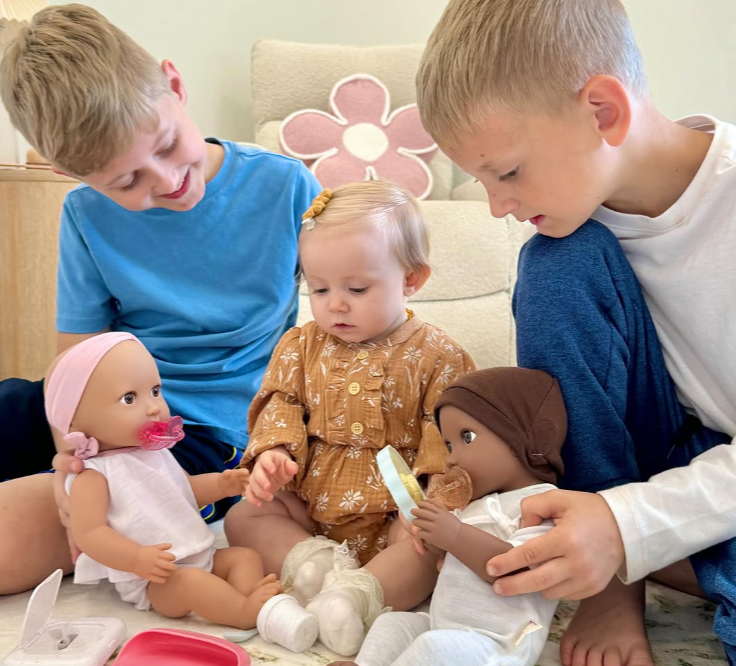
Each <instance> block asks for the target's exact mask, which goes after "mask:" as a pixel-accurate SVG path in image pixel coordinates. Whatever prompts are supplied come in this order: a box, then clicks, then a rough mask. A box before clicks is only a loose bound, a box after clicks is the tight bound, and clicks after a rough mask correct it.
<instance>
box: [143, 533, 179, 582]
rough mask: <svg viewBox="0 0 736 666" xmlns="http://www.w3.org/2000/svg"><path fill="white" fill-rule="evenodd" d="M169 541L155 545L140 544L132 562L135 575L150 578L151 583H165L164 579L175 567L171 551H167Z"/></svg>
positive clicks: (169, 545) (169, 546)
mask: <svg viewBox="0 0 736 666" xmlns="http://www.w3.org/2000/svg"><path fill="white" fill-rule="evenodd" d="M169 548H171V544H170V543H159V544H156V545H155V546H141V548H140V550H139V551H138V556H137V557H136V558H135V563H134V564H133V573H134V574H136V576H140V577H141V578H145V579H146V580H150V581H151V582H152V583H165V582H166V579H167V578H168V577H169V576H170V575H171V574H172V573H173V572H174V571H176V569H177V566H176V564H174V560H175V559H176V558H175V557H174V555H173V553H169V552H168V550H169Z"/></svg>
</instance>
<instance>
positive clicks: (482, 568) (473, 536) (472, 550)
mask: <svg viewBox="0 0 736 666" xmlns="http://www.w3.org/2000/svg"><path fill="white" fill-rule="evenodd" d="M412 513H413V514H414V516H415V519H414V522H413V523H412V525H413V526H414V527H416V528H418V530H419V531H418V532H417V536H418V537H419V538H421V539H423V540H424V541H425V542H426V543H428V544H431V545H433V546H435V547H437V548H440V549H441V550H444V551H447V552H448V553H450V554H451V555H454V556H455V557H456V558H457V559H458V560H460V562H462V563H463V564H464V565H465V566H466V567H468V569H470V570H471V571H472V572H473V573H475V574H476V575H478V576H480V577H481V578H482V579H483V580H485V581H487V582H489V583H492V582H494V581H495V580H496V579H495V577H493V576H489V575H488V573H487V571H486V563H487V562H488V560H489V559H490V558H492V557H495V556H496V555H500V554H501V553H505V552H507V551H509V550H511V548H512V545H511V544H510V543H508V542H506V541H504V540H503V539H499V538H498V537H496V536H493V535H492V534H488V532H484V531H483V530H481V529H479V528H477V527H473V526H472V525H466V524H465V523H463V522H462V521H461V520H460V519H459V518H458V517H457V516H456V515H454V514H452V513H450V512H449V511H448V510H447V509H446V508H445V506H444V505H443V504H442V502H441V501H440V500H425V501H424V502H420V503H419V507H418V508H417V509H414V510H413V511H412Z"/></svg>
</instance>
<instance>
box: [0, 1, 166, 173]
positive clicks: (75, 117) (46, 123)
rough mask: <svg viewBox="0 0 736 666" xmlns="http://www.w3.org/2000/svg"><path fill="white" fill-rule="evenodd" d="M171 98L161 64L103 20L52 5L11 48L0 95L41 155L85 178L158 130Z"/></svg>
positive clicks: (0, 68) (0, 75)
mask: <svg viewBox="0 0 736 666" xmlns="http://www.w3.org/2000/svg"><path fill="white" fill-rule="evenodd" d="M167 92H170V88H169V83H168V79H167V78H166V76H165V75H164V73H163V71H162V69H161V66H160V64H159V63H158V62H157V61H156V60H155V59H154V58H153V56H151V55H150V54H149V53H148V52H147V51H145V50H144V49H143V48H141V47H140V46H138V44H136V43H135V42H134V41H133V40H132V39H131V38H130V37H129V36H128V35H126V34H125V33H124V32H123V31H122V30H120V29H119V28H116V27H115V26H114V25H112V24H111V23H110V22H109V21H108V20H107V19H106V18H105V17H104V16H102V14H100V13H99V12H97V11H96V10H94V9H92V8H91V7H86V6H84V5H78V4H71V5H59V6H52V7H47V8H46V9H43V10H41V11H40V12H38V13H37V14H35V15H34V17H33V19H32V20H31V23H30V25H28V26H24V27H23V28H21V29H20V31H19V33H18V34H17V35H16V37H15V39H13V40H12V41H11V42H10V44H9V45H8V47H7V49H6V51H5V57H4V58H3V60H2V63H0V94H2V100H3V104H4V105H5V108H6V109H7V110H8V114H9V115H10V120H11V122H12V123H13V125H15V127H16V128H18V130H20V132H21V133H22V134H23V136H24V137H25V138H26V140H27V141H28V143H30V144H31V145H32V146H33V147H34V148H35V149H36V150H37V151H38V152H39V153H40V154H41V155H43V156H44V157H45V158H46V159H47V160H48V161H49V162H51V163H52V164H53V165H54V166H56V167H58V168H60V169H61V170H63V171H65V172H67V173H69V174H72V175H75V176H81V177H84V176H86V175H88V174H90V173H93V172H95V171H101V170H102V169H104V168H105V167H106V166H107V165H108V164H109V163H110V162H111V161H112V160H113V159H114V158H115V157H118V156H119V155H122V154H124V153H125V152H127V150H128V149H129V148H130V145H131V143H132V140H133V136H134V135H135V133H136V132H138V131H154V130H155V129H156V128H157V126H158V122H159V118H158V113H157V112H156V108H155V105H156V102H157V101H158V100H159V99H160V98H161V96H162V95H163V94H166V93H167Z"/></svg>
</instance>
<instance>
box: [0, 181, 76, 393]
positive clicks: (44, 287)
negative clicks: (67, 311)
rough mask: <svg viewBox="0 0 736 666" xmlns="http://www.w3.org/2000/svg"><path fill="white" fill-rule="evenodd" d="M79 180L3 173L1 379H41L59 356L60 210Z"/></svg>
mask: <svg viewBox="0 0 736 666" xmlns="http://www.w3.org/2000/svg"><path fill="white" fill-rule="evenodd" d="M77 184H78V182H77V181H76V180H73V179H71V178H66V177H64V176H58V175H56V174H54V173H52V172H50V171H31V170H24V169H18V170H14V169H0V379H5V378H7V377H25V378H27V379H40V378H41V377H43V374H44V372H45V371H46V368H47V367H48V365H49V363H51V361H52V360H53V358H54V355H55V353H56V330H55V326H54V321H55V313H56V264H57V258H58V233H59V219H60V216H61V207H62V203H63V201H64V196H65V195H66V193H67V192H68V191H69V190H70V189H72V188H73V187H74V186H75V185H77Z"/></svg>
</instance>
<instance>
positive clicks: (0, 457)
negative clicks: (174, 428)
mask: <svg viewBox="0 0 736 666" xmlns="http://www.w3.org/2000/svg"><path fill="white" fill-rule="evenodd" d="M184 432H185V433H186V435H185V437H184V439H182V440H181V442H179V443H178V444H177V445H176V446H175V447H174V448H173V449H171V453H173V454H174V457H175V458H176V459H177V461H178V462H179V464H180V465H181V466H182V467H183V468H184V470H185V471H186V472H187V473H188V474H206V473H207V472H222V471H223V470H225V469H232V468H234V467H236V466H237V464H238V463H239V462H240V459H241V458H242V457H243V452H242V451H240V450H239V449H237V448H235V447H234V446H232V445H231V444H227V443H225V442H222V441H220V440H219V439H217V438H216V437H215V436H213V435H212V433H211V431H210V430H209V429H208V428H205V427H204V426H197V425H187V426H185V428H184ZM55 454H56V448H55V447H54V440H53V438H52V437H51V429H50V428H49V424H48V421H47V420H46V410H45V408H44V398H43V381H37V382H30V381H27V380H25V379H6V380H5V381H2V382H0V481H8V480H10V479H17V478H20V477H23V476H29V475H31V474H38V473H39V472H51V471H53V470H52V469H51V461H52V459H53V457H54V455H55ZM236 501H237V498H231V497H228V498H225V499H224V500H220V501H219V502H217V503H216V504H210V505H209V506H206V507H203V508H202V517H203V518H204V519H205V520H206V521H207V522H213V521H215V520H219V519H220V518H223V517H224V516H225V514H226V513H227V511H228V509H229V508H230V507H231V506H232V505H233V504H234V503H235V502H236Z"/></svg>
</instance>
